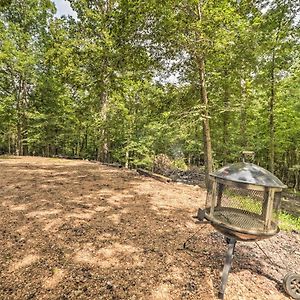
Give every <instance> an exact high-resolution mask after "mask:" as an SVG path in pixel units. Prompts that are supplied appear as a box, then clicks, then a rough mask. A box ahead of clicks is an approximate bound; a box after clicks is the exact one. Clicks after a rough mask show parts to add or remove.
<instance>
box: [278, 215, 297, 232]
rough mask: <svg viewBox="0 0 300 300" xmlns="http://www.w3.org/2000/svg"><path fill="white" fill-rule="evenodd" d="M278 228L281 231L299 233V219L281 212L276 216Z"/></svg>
mask: <svg viewBox="0 0 300 300" xmlns="http://www.w3.org/2000/svg"><path fill="white" fill-rule="evenodd" d="M278 219H279V227H280V229H281V230H285V231H291V230H296V231H300V217H295V216H293V215H291V214H288V213H287V212H284V211H281V212H280V213H279V215H278Z"/></svg>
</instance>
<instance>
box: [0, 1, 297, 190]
mask: <svg viewBox="0 0 300 300" xmlns="http://www.w3.org/2000/svg"><path fill="white" fill-rule="evenodd" d="M70 3H71V6H72V8H73V9H74V10H75V11H76V13H77V16H78V17H77V19H76V20H75V19H73V18H71V17H64V18H55V17H54V15H53V14H54V12H55V7H54V4H53V3H52V2H51V1H50V0H47V1H34V0H24V1H20V0H12V1H2V2H1V6H0V41H1V42H0V74H1V76H0V152H3V153H10V154H20V155H21V154H31V155H32V154H34V155H45V156H54V155H63V156H71V157H82V158H89V159H99V160H106V161H118V162H120V163H122V164H124V165H127V166H129V167H137V166H139V167H146V168H151V167H152V164H153V159H154V157H155V155H157V154H159V153H164V154H166V155H168V156H169V157H170V158H171V159H172V160H174V164H175V166H176V167H179V168H183V169H184V168H186V165H187V164H192V165H202V164H203V163H204V157H205V155H204V154H205V152H204V150H205V147H204V146H205V145H204V144H203V142H202V141H203V138H202V137H203V131H202V126H201V124H202V121H203V120H204V118H205V117H206V115H205V113H206V110H208V118H209V122H210V126H211V137H212V148H213V158H214V166H215V167H219V166H222V165H224V164H226V163H230V162H233V161H237V160H239V159H240V152H241V151H242V150H245V149H247V150H249V149H250V150H253V151H255V153H256V157H255V162H256V163H258V164H260V165H262V166H264V167H268V165H269V160H270V159H269V152H270V141H271V139H272V137H271V134H270V114H271V108H270V96H271V93H272V92H271V91H272V89H271V87H272V85H271V82H272V76H271V74H273V75H274V82H273V83H274V84H273V87H274V91H275V98H274V99H275V103H274V107H273V113H274V126H275V133H274V153H275V173H276V175H278V176H279V177H280V178H281V179H282V180H283V181H284V182H286V183H288V184H289V186H290V187H293V188H294V189H299V185H300V178H299V176H300V175H299V172H296V171H295V170H294V169H293V168H294V166H297V165H300V161H299V160H300V153H299V151H300V150H299V149H300V136H299V133H300V104H299V103H300V102H299V97H300V94H299V91H300V88H299V86H300V81H299V78H300V74H299V33H300V31H299V18H297V16H296V15H297V11H299V4H298V2H297V1H284V2H283V1H277V0H276V1H255V2H253V1H227V0H222V1H212V0H206V1H195V0H188V1H169V0H168V1H164V2H161V1H157V0H149V1H142V2H141V1H119V0H114V1H79V0H71V1H70ZM263 7H265V8H264V9H263ZM202 57H204V58H205V76H206V79H207V91H208V98H209V103H208V106H207V107H206V106H205V105H203V103H201V101H200V98H201V89H200V86H199V64H198V63H197V62H198V61H199V59H200V58H202ZM174 78H176V80H174Z"/></svg>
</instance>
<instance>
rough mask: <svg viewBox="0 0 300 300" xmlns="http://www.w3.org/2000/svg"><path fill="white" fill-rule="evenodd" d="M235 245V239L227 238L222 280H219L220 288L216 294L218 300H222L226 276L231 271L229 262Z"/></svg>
mask: <svg viewBox="0 0 300 300" xmlns="http://www.w3.org/2000/svg"><path fill="white" fill-rule="evenodd" d="M235 244H236V239H234V238H229V242H228V250H227V254H226V258H225V264H224V268H223V273H222V278H221V286H220V291H219V294H218V296H219V299H224V294H225V288H226V284H227V280H228V275H229V272H230V269H231V262H232V259H233V254H234V248H235Z"/></svg>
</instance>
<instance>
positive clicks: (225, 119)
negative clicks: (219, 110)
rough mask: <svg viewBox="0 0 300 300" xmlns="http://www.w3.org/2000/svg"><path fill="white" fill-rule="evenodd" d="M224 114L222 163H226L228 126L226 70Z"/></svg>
mask: <svg viewBox="0 0 300 300" xmlns="http://www.w3.org/2000/svg"><path fill="white" fill-rule="evenodd" d="M224 77H225V78H224V112H223V138H222V140H223V146H222V147H221V149H223V153H222V157H223V159H224V163H226V161H227V155H228V145H227V141H228V124H229V113H228V108H229V85H228V80H227V78H228V70H225V71H224Z"/></svg>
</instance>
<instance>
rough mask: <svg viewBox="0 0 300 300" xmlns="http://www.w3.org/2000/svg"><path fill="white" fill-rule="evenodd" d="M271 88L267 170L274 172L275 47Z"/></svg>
mask: <svg viewBox="0 0 300 300" xmlns="http://www.w3.org/2000/svg"><path fill="white" fill-rule="evenodd" d="M270 73H271V74H270V75H271V89H270V100H269V139H270V141H269V171H270V172H271V173H274V157H275V145H274V139H275V124H274V105H275V49H274V50H273V54H272V65H271V70H270Z"/></svg>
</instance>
